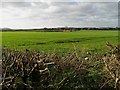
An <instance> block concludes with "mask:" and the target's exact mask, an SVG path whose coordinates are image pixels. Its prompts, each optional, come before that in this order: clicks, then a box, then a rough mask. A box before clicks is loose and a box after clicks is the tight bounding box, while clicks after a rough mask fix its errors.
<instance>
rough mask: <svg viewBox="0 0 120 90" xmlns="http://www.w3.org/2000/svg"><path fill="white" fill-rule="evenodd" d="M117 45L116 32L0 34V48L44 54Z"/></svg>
mask: <svg viewBox="0 0 120 90" xmlns="http://www.w3.org/2000/svg"><path fill="white" fill-rule="evenodd" d="M107 41H108V42H111V43H112V44H117V43H118V31H95V30H93V31H92V30H90V31H87V30H84V31H78V32H25V31H19V32H2V47H3V48H10V49H18V50H22V49H30V50H31V49H32V50H38V51H45V52H54V51H55V52H68V51H70V50H73V49H74V47H76V48H77V50H91V51H98V52H99V51H100V52H101V51H102V52H103V51H105V50H107V48H106V42H107Z"/></svg>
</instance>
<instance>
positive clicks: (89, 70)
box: [2, 43, 120, 90]
mask: <svg viewBox="0 0 120 90" xmlns="http://www.w3.org/2000/svg"><path fill="white" fill-rule="evenodd" d="M107 45H108V46H109V47H110V52H108V53H106V54H105V55H100V56H99V55H92V53H91V52H84V53H83V52H81V53H78V52H77V50H76V49H75V50H74V51H73V52H71V53H69V54H64V55H58V54H55V53H52V54H50V53H48V54H45V53H43V52H40V53H38V52H36V51H29V50H27V49H26V50H24V51H22V52H21V51H17V50H9V49H3V54H2V55H3V57H2V59H3V65H2V70H3V71H2V77H3V80H2V90H45V89H47V90H49V89H50V90H69V89H73V90H74V89H80V90H81V89H83V90H93V89H94V90H103V89H104V90H106V89H110V90H115V89H116V90H118V89H120V88H119V85H120V71H119V70H120V61H119V58H120V52H119V51H120V48H119V46H113V45H111V44H110V43H108V44H107Z"/></svg>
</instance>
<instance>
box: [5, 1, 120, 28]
mask: <svg viewBox="0 0 120 90" xmlns="http://www.w3.org/2000/svg"><path fill="white" fill-rule="evenodd" d="M117 5H118V4H117V3H80V2H79V3H78V2H64V3H63V2H39V3H38V2H23V3H15V2H14V3H4V4H3V12H4V13H5V14H8V15H10V16H11V20H12V19H14V22H17V23H21V25H23V27H25V23H24V22H25V21H26V22H28V21H29V22H28V23H27V25H26V27H27V26H28V28H29V27H32V26H33V27H34V26H38V27H39V26H41V27H44V26H48V27H49V26H52V27H55V26H66V25H68V26H77V27H79V26H117V16H118V15H117V14H118V10H117V9H118V6H117ZM10 7H12V9H11V8H10ZM13 9H14V10H13ZM13 15H14V16H13ZM6 17H7V16H6ZM8 19H9V17H8ZM3 21H4V23H5V21H7V19H6V20H4V19H3ZM21 21H24V22H21ZM9 22H10V21H9ZM11 22H12V21H11ZM22 23H23V24H22ZM9 24H10V23H9ZM11 26H13V25H11ZM14 27H19V26H17V25H16V26H14ZM21 27H22V26H21Z"/></svg>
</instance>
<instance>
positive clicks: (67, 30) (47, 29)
mask: <svg viewBox="0 0 120 90" xmlns="http://www.w3.org/2000/svg"><path fill="white" fill-rule="evenodd" d="M80 30H120V28H118V27H115V28H112V27H103V28H96V27H92V28H91V27H90V28H88V27H84V28H74V27H61V28H40V29H2V31H41V32H73V31H80Z"/></svg>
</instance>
